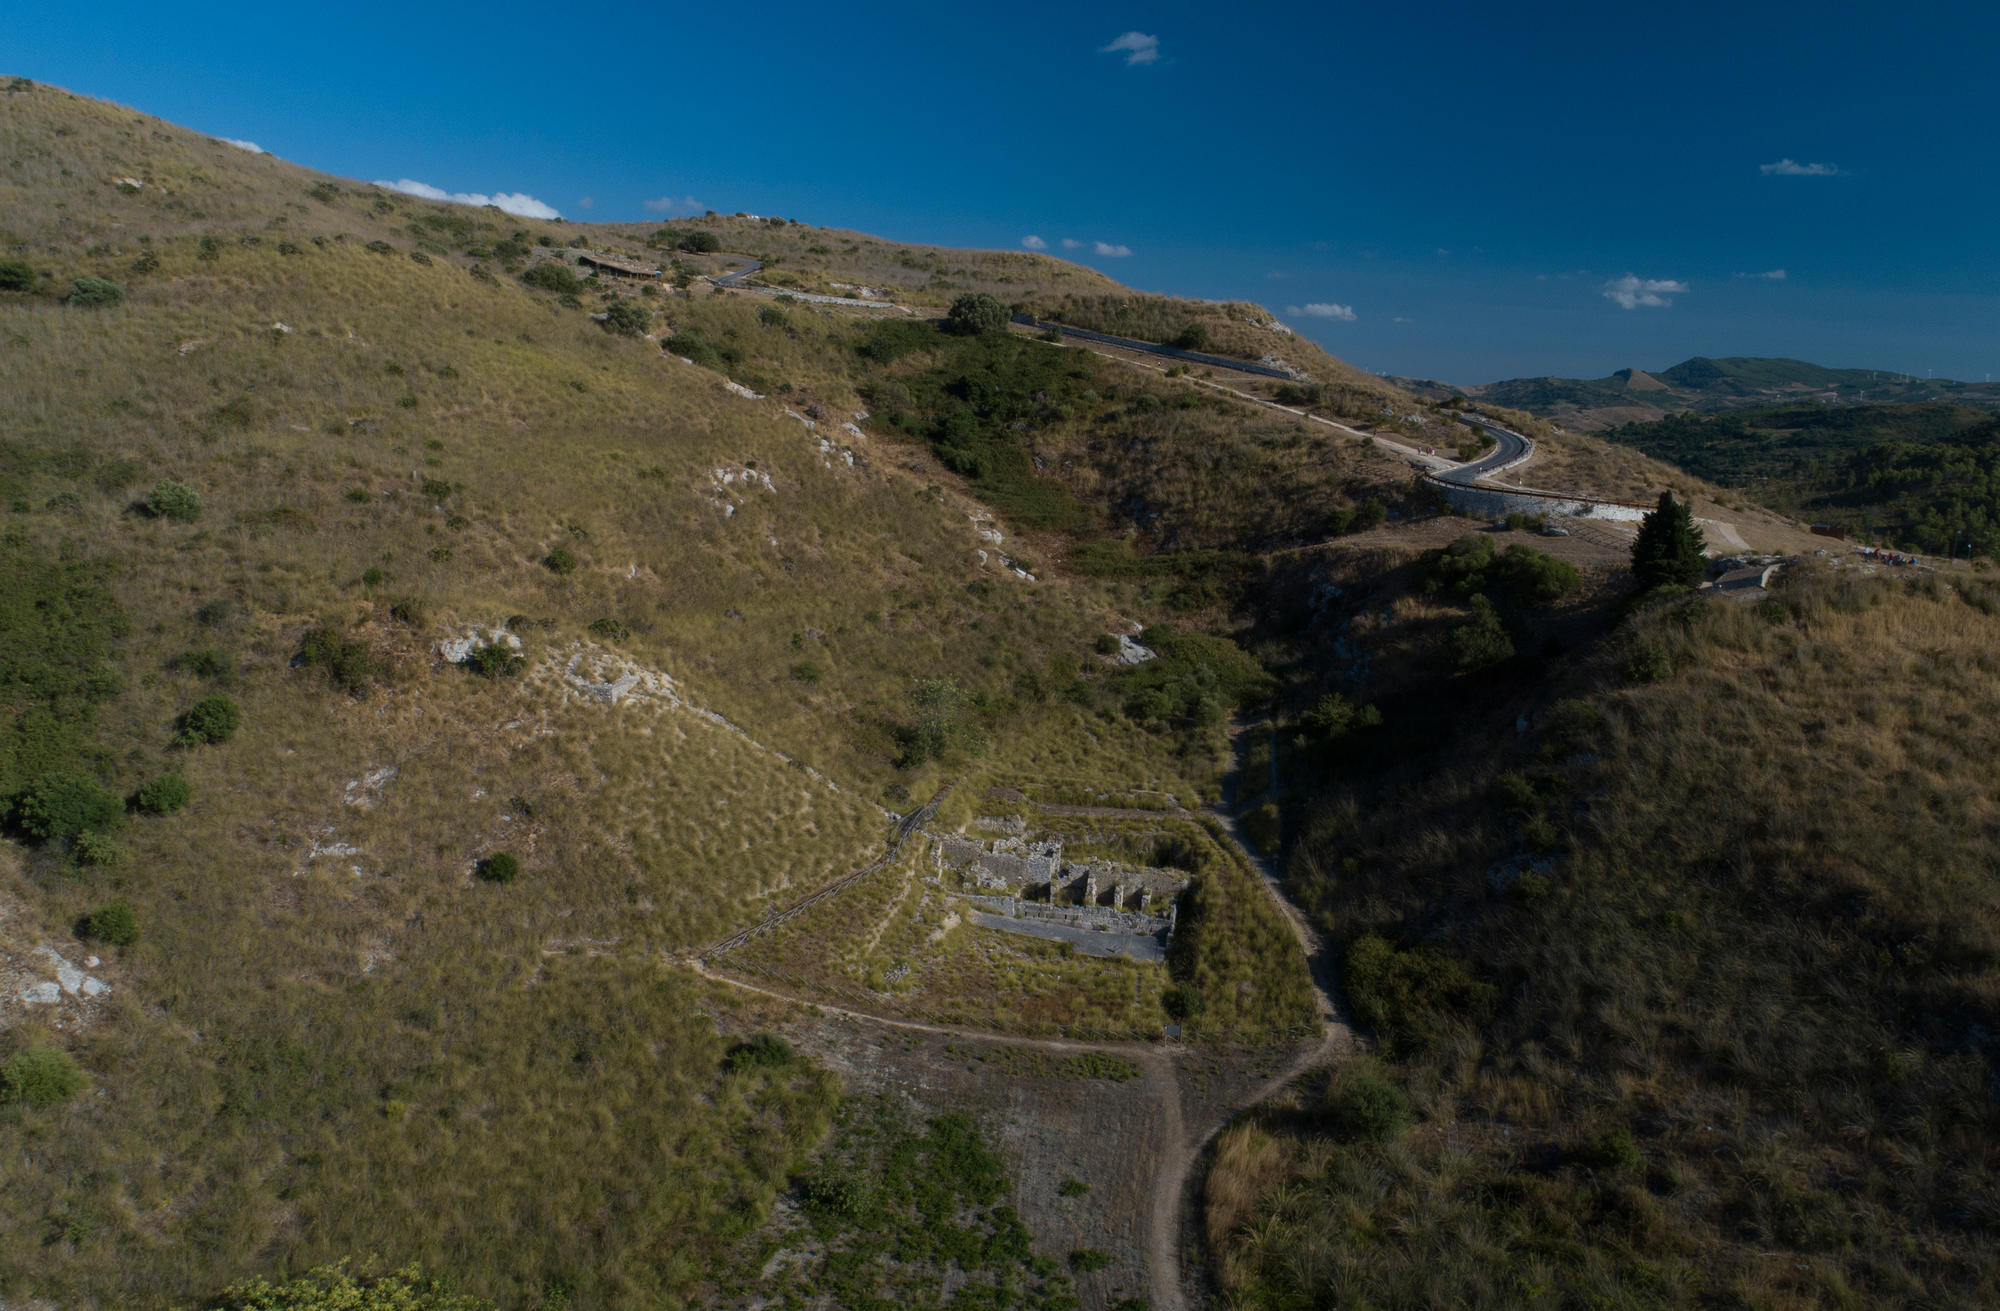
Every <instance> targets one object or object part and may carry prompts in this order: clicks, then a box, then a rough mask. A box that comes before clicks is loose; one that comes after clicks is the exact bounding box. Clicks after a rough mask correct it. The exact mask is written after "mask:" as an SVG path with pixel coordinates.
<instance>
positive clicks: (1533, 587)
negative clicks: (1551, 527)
mask: <svg viewBox="0 0 2000 1311" xmlns="http://www.w3.org/2000/svg"><path fill="white" fill-rule="evenodd" d="M1498 572H1499V575H1500V577H1501V578H1502V579H1504V580H1505V581H1506V582H1507V583H1508V585H1509V586H1511V587H1513V589H1514V590H1515V592H1516V593H1518V594H1519V596H1520V598H1521V599H1522V600H1523V601H1525V602H1526V603H1527V604H1529V605H1547V604H1549V603H1550V602H1551V601H1557V600H1561V599H1562V598H1563V597H1565V596H1568V595H1569V594H1570V593H1572V592H1574V591H1576V590H1577V589H1579V588H1581V587H1582V586H1583V575H1582V574H1581V573H1578V572H1577V568H1576V566H1575V565H1573V564H1571V563H1570V562H1569V561H1567V560H1558V559H1556V558H1555V557H1554V556H1552V555H1548V554H1546V553H1544V552H1542V551H1537V550H1536V549H1535V548H1534V547H1532V546H1523V545H1520V544H1518V543H1517V544H1515V545H1513V546H1510V547H1508V548H1507V553H1506V554H1505V555H1503V556H1501V557H1500V561H1499V567H1498Z"/></svg>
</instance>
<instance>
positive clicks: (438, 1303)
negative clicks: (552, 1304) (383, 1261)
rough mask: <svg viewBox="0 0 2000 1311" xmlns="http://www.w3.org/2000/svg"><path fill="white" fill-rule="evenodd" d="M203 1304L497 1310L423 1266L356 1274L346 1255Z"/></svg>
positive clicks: (253, 1308) (317, 1310)
mask: <svg viewBox="0 0 2000 1311" xmlns="http://www.w3.org/2000/svg"><path fill="white" fill-rule="evenodd" d="M205 1305H207V1306H208V1307H210V1308H212V1309H213V1311H493V1303H491V1302H489V1301H487V1300H485V1299H484V1298H478V1297H472V1296H470V1295H468V1294H465V1293H460V1292H457V1291H456V1290H455V1289H454V1287H453V1285H452V1284H451V1283H450V1282H449V1281H447V1280H443V1279H439V1278H435V1277H433V1276H430V1275H426V1274H425V1273H424V1271H423V1267H422V1266H419V1265H408V1266H405V1267H403V1268H402V1269H400V1270H394V1271H390V1272H389V1273H386V1274H357V1273H355V1272H353V1271H351V1270H349V1269H348V1266H347V1263H346V1262H344V1261H343V1262H341V1263H339V1264H337V1265H327V1266H320V1267H319V1268H318V1269H315V1270H309V1271H307V1272H306V1273H305V1274H303V1275H299V1276H297V1277H296V1278H293V1279H287V1280H284V1281H283V1282H281V1283H276V1284H274V1283H271V1282H270V1281H269V1280H266V1279H261V1278H259V1279H249V1280H245V1281H243V1282H241V1283H235V1284H231V1285H230V1286H229V1287H227V1288H225V1289H223V1290H222V1292H220V1293H219V1294H217V1295H216V1296H215V1298H214V1299H213V1300H212V1301H210V1302H208V1303H206V1304H205ZM542 1305H543V1306H545V1307H546V1306H548V1305H549V1302H548V1300H546V1299H545V1300H544V1301H543V1302H542Z"/></svg>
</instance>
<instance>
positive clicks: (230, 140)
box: [216, 137, 268, 155]
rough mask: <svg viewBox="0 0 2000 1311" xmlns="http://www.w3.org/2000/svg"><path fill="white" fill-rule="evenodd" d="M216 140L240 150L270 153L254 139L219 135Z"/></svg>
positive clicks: (253, 152)
mask: <svg viewBox="0 0 2000 1311" xmlns="http://www.w3.org/2000/svg"><path fill="white" fill-rule="evenodd" d="M216 140H217V141H220V142H222V143H223V144H224V145H226V146H235V147H236V148H237V149H238V150H247V151H249V152H250V153H251V154H253V155H262V154H266V153H268V152H266V151H265V149H264V147H262V146H260V145H258V144H257V143H256V142H254V141H238V140H237V139H236V138H235V137H217V138H216Z"/></svg>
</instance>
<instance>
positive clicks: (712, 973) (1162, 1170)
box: [676, 730, 1355, 1311]
mask: <svg viewBox="0 0 2000 1311" xmlns="http://www.w3.org/2000/svg"><path fill="white" fill-rule="evenodd" d="M1247 731H1249V730H1238V732H1237V733H1236V740H1237V743H1238V744H1239V750H1238V753H1237V757H1238V759H1239V760H1240V759H1241V751H1240V741H1241V738H1242V736H1243V735H1244V733H1246V732H1247ZM1230 792H1231V794H1232V795H1233V793H1234V786H1233V783H1232V785H1231V787H1230ZM934 800H935V799H934ZM1142 813H1143V814H1145V815H1147V816H1148V817H1151V816H1153V815H1154V813H1155V812H1151V811H1146V812H1142ZM1209 813H1210V814H1212V815H1214V816H1215V817H1216V818H1217V819H1218V820H1219V821H1220V822H1221V824H1222V827H1223V831H1224V835H1225V836H1226V837H1227V838H1228V839H1229V841H1230V842H1231V843H1232V844H1233V845H1234V846H1235V848H1236V852H1237V854H1238V855H1239V856H1240V857H1241V858H1242V859H1243V860H1244V861H1245V862H1246V863H1247V864H1248V865H1249V867H1250V868H1251V869H1253V870H1255V871H1256V872H1257V876H1258V879H1259V881H1260V882H1261V884H1262V885H1263V887H1264V889H1265V891H1266V893H1267V894H1268V895H1269V896H1270V897H1271V899H1272V901H1273V903H1274V904H1275V905H1276V907H1277V909H1278V913H1279V914H1280V915H1281V916H1283V917H1284V920H1285V923H1286V924H1287V925H1288V926H1289V927H1290V929H1291V931H1292V933H1293V935H1294V936H1295V937H1296V938H1297V939H1298V942H1299V946H1300V949H1301V950H1302V951H1303V952H1304V954H1305V959H1306V967H1307V970H1308V973H1309V974H1310V977H1311V982H1312V988H1313V998H1314V1006H1315V1008H1316V1010H1317V1012H1318V1014H1319V1026H1320V1036H1319V1038H1318V1040H1317V1041H1314V1042H1310V1043H1307V1044H1306V1045H1304V1046H1303V1047H1301V1049H1300V1050H1299V1051H1298V1052H1296V1053H1295V1054H1294V1055H1293V1056H1292V1058H1291V1059H1290V1060H1289V1061H1287V1062H1286V1063H1285V1065H1284V1066H1283V1067H1282V1068H1281V1069H1279V1070H1278V1071H1277V1072H1275V1073H1274V1074H1272V1075H1271V1076H1270V1077H1268V1078H1267V1079H1265V1080H1264V1081H1263V1082H1262V1083H1261V1084H1259V1085H1257V1086H1256V1087H1255V1088H1254V1089H1253V1090H1252V1091H1251V1092H1250V1094H1249V1095H1248V1096H1247V1097H1241V1098H1238V1099H1237V1100H1236V1101H1235V1103H1234V1104H1232V1105H1231V1106H1229V1107H1228V1108H1227V1110H1226V1111H1224V1112H1223V1113H1221V1114H1213V1113H1211V1114H1208V1115H1205V1116H1203V1117H1202V1119H1201V1120H1200V1121H1199V1122H1197V1123H1192V1124H1191V1123H1189V1121H1188V1117H1187V1113H1186V1107H1185V1106H1184V1103H1183V1097H1182V1090H1181V1084H1180V1079H1179V1078H1178V1066H1179V1062H1180V1058H1182V1057H1183V1056H1186V1055H1188V1054H1190V1052H1191V1051H1193V1050H1194V1049H1192V1048H1190V1047H1188V1046H1186V1045H1182V1044H1177V1043H1146V1042H1092V1041H1085V1040H1080V1039H1069V1038H1030V1037H1022V1036H1016V1035H1011V1034H1004V1033H994V1032H990V1031H987V1030H983V1029H971V1028H963V1027H958V1026H954V1025H942V1024H929V1023H922V1022H919V1021H915V1020H905V1019H897V1018H891V1017H888V1016H883V1015H874V1014H870V1013H867V1012H863V1011H857V1010H851V1009H848V1008H846V1007H843V1006H839V1005H836V1004H832V1003H830V1002H828V1001H824V1000H820V999H817V998H815V997H811V996H796V995H793V994H791V993H789V992H783V991H780V990H778V989H776V988H773V987H769V986H766V985H765V984H762V983H758V982H752V981H750V980H748V979H744V978H741V977H738V976H736V975H734V974H730V973H726V972H724V971H725V970H726V969H727V966H728V961H727V956H726V954H725V953H726V951H727V949H728V947H729V946H733V945H735V941H736V940H735V939H725V940H724V942H723V943H718V944H716V947H717V948H721V949H722V951H720V952H718V951H716V950H715V949H714V948H711V949H709V951H707V952H702V953H700V954H699V955H697V956H694V957H689V958H682V959H680V960H678V961H677V962H676V963H678V964H680V965H682V966H684V967H685V968H688V969H691V970H692V971H694V972H695V973H696V974H698V975H700V976H701V977H702V978H704V979H708V980H710V981H712V982H715V983H719V984H724V985H726V986H728V987H731V988H736V989H739V990H742V991H744V992H749V993H754V994H758V995H761V996H765V997H771V998H775V999H778V1000H782V1001H788V1002H793V1003H800V1004H804V1005H809V1006H812V1007H815V1008H817V1009H818V1010H819V1011H822V1012H825V1013H829V1014H834V1015H839V1016H842V1017H844V1018H846V1019H849V1020H853V1021H858V1022H860V1023H863V1024H868V1025H880V1026H883V1027H886V1028H891V1029H899V1030H904V1031H909V1032H917V1033H928V1034H936V1035H940V1036H944V1037H950V1038H956V1039H965V1040H970V1041H976V1042H982V1043H1000V1044H1004V1045H1006V1046H1009V1047H1016V1048H1025V1049H1027V1050H1031V1051H1046V1052H1051V1053H1060V1054H1077V1053H1084V1052H1104V1053H1108V1054H1113V1055H1118V1056H1123V1057H1125V1058H1126V1059H1128V1060H1130V1061H1132V1062H1133V1063H1134V1064H1136V1065H1138V1066H1139V1068H1140V1069H1141V1070H1142V1071H1143V1074H1142V1076H1141V1079H1140V1080H1139V1081H1138V1082H1139V1084H1140V1087H1141V1088H1143V1089H1144V1091H1145V1093H1146V1095H1147V1096H1148V1097H1150V1098H1151V1099H1152V1100H1153V1103H1154V1105H1155V1107H1156V1108H1157V1109H1156V1117H1157V1118H1156V1120H1155V1121H1154V1124H1155V1126H1156V1128H1157V1130H1158V1134H1157V1136H1156V1137H1154V1138H1152V1139H1150V1142H1151V1144H1152V1146H1153V1147H1154V1150H1155V1157H1154V1164H1153V1187H1152V1188H1151V1189H1150V1190H1149V1195H1148V1201H1147V1209H1146V1214H1145V1215H1144V1217H1143V1221H1144V1227H1145V1235H1146V1239H1145V1241H1146V1253H1147V1263H1146V1264H1147V1282H1148V1288H1149V1290H1150V1299H1149V1300H1150V1303H1151V1305H1152V1306H1153V1307H1154V1308H1155V1311H1187V1308H1188V1307H1189V1306H1190V1304H1191V1299H1190V1295H1189V1286H1190V1284H1191V1283H1193V1282H1194V1281H1195V1280H1196V1279H1198V1275H1197V1274H1196V1273H1195V1270H1194V1268H1193V1267H1190V1266H1188V1265H1187V1264H1186V1263H1185V1262H1184V1261H1183V1259H1182V1258H1183V1254H1184V1253H1185V1252H1186V1251H1187V1250H1188V1248H1189V1246H1190V1244H1192V1243H1195V1242H1198V1241H1199V1234H1198V1231H1197V1226H1196V1223H1195V1217H1196V1215H1197V1213H1198V1206H1199V1188H1198V1181H1197V1180H1196V1178H1195V1176H1194V1171H1195V1166H1196V1164H1197V1163H1198V1162H1199V1161H1200V1160H1201V1157H1202V1154H1203V1152H1205V1151H1206V1150H1207V1148H1208V1145H1209V1143H1210V1142H1212V1141H1213V1140H1214V1139H1215V1137H1216V1135H1217V1134H1219V1133H1221V1132H1222V1130H1223V1129H1225V1128H1226V1127H1228V1125H1229V1124H1230V1123H1232V1122H1233V1121H1234V1120H1235V1119H1236V1118H1237V1117H1238V1116H1240V1115H1241V1114H1242V1113H1243V1112H1245V1111H1247V1110H1250V1109H1251V1108H1253V1107H1255V1106H1257V1105H1260V1104H1261V1103H1263V1102H1264V1101H1266V1100H1268V1099H1269V1098H1271V1097H1273V1096H1275V1095H1277V1094H1278V1093H1280V1092H1282V1091H1283V1090H1284V1089H1285V1088H1286V1087H1288V1086H1289V1085H1290V1084H1291V1083H1292V1082H1293V1081H1294V1080H1296V1079H1298V1078H1299V1077H1300V1076H1302V1075H1304V1074H1305V1073H1307V1072H1308V1071H1310V1070H1312V1069H1314V1068H1317V1067H1319V1066H1322V1065H1325V1064H1327V1063H1329V1062H1331V1061H1335V1060H1338V1059H1340V1058H1341V1057H1342V1056H1344V1055H1346V1054H1348V1053H1349V1052H1350V1051H1352V1050H1353V1047H1354V1043H1355V1039H1354V1035H1353V1032H1352V1030H1350V1029H1349V1028H1348V1026H1347V1024H1346V1022H1345V1021H1344V1020H1343V1019H1342V1017H1341V1015H1340V1011H1339V1007H1338V1006H1337V1004H1336V1003H1335V1000H1334V987H1335V973H1336V971H1335V965H1334V961H1333V957H1332V952H1331V948H1330V946H1329V944H1328V943H1327V942H1326V940H1325V939H1324V938H1323V937H1322V936H1321V935H1320V934H1319V933H1318V932H1317V931H1316V930H1315V929H1314V928H1313V926H1312V925H1311V923H1310V922H1308V920H1307V919H1306V917H1305V915H1304V914H1303V913H1302V912H1301V911H1300V910H1299V909H1298V908H1297V907H1296V906H1294V905H1293V904H1292V903H1291V901H1290V899H1288V898H1287V897H1286V896H1285V893H1284V888H1283V884H1282V883H1281V882H1280V880H1279V878H1278V874H1277V871H1276V870H1275V869H1273V868H1272V866H1271V864H1270V862H1269V861H1268V860H1266V859H1264V858H1263V857H1260V856H1258V855H1257V854H1256V853H1255V851H1254V850H1253V849H1252V848H1251V847H1250V846H1249V845H1248V844H1246V843H1245V842H1244V841H1243V840H1242V837H1241V835H1240V834H1239V833H1238V831H1237V827H1236V820H1235V817H1234V816H1233V815H1232V814H1231V813H1229V807H1228V806H1227V805H1222V806H1217V807H1214V808H1211V810H1210V812H1209ZM918 818H919V817H918V816H912V817H911V819H918ZM910 827H911V826H910V824H909V821H907V820H906V821H904V825H903V827H902V828H901V830H900V832H899V838H898V840H899V841H900V838H901V836H904V835H907V833H908V831H909V828H910ZM876 868H879V862H871V864H870V865H869V866H867V867H865V868H864V869H863V870H859V871H856V873H855V874H852V875H848V876H847V877H846V878H843V879H840V880H836V882H835V883H834V884H829V885H827V886H826V887H825V888H822V889H821V890H820V891H818V892H815V893H814V894H812V895H811V896H810V897H808V898H807V899H806V900H807V901H817V900H819V899H820V898H821V897H823V896H825V895H831V894H832V893H834V892H837V891H838V890H839V889H840V888H842V887H845V886H847V885H848V884H849V883H851V882H853V881H854V880H855V879H856V878H858V877H860V876H861V875H862V874H865V873H869V872H872V871H873V870H874V869H876ZM782 914H784V912H780V915H782ZM760 927H763V926H760ZM755 931H756V930H755V929H753V930H750V931H749V932H752V933H754V932H755ZM744 936H747V934H746V935H744ZM702 957H708V958H707V959H703V958H702ZM1135 1218H1138V1217H1135Z"/></svg>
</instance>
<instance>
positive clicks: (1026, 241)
mask: <svg viewBox="0 0 2000 1311" xmlns="http://www.w3.org/2000/svg"><path fill="white" fill-rule="evenodd" d="M1048 248H1049V243H1048V242H1046V241H1043V240H1042V239H1041V238H1040V237H1038V236H1036V235H1035V234H1034V233H1032V232H1030V233H1029V234H1028V235H1027V236H1025V237H1023V238H1021V249H1022V250H1047V249H1048Z"/></svg>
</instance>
